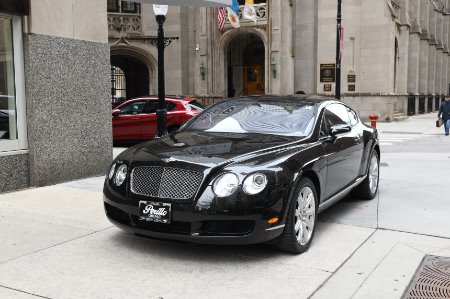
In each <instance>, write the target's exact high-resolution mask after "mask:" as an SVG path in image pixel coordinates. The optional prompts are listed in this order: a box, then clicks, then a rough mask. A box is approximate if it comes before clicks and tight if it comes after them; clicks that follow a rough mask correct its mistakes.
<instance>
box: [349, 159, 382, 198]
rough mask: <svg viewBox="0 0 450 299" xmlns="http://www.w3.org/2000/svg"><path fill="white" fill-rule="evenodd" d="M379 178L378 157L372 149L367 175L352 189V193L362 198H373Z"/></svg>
mask: <svg viewBox="0 0 450 299" xmlns="http://www.w3.org/2000/svg"><path fill="white" fill-rule="evenodd" d="M379 180H380V158H379V156H378V153H377V151H376V150H373V152H372V155H371V156H370V159H369V162H368V165H367V177H366V178H365V179H364V181H363V182H362V183H361V184H359V185H358V186H357V187H356V188H355V189H354V190H353V191H352V195H354V196H355V197H359V198H362V199H369V200H370V199H374V198H375V196H376V195H377V192H378V184H379Z"/></svg>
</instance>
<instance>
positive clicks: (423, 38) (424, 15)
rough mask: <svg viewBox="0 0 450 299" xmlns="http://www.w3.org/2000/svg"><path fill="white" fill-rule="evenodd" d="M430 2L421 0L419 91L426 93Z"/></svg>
mask: <svg viewBox="0 0 450 299" xmlns="http://www.w3.org/2000/svg"><path fill="white" fill-rule="evenodd" d="M429 6H430V3H429V2H428V1H420V26H421V29H422V31H421V32H422V33H421V34H420V55H419V93H420V94H422V95H425V94H426V93H427V92H428V52H429V50H430V49H429V46H428V41H429V40H430V36H429V33H428V28H429V24H428V19H429V13H428V10H429V9H430V8H429Z"/></svg>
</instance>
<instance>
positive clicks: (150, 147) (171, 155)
mask: <svg viewBox="0 0 450 299" xmlns="http://www.w3.org/2000/svg"><path fill="white" fill-rule="evenodd" d="M301 139H302V138H301V137H289V136H279V135H263V134H236V133H206V132H179V133H175V134H172V135H170V136H167V137H164V138H162V139H159V140H158V139H157V140H153V141H149V142H144V143H141V144H139V145H137V146H134V147H132V148H130V149H128V150H126V151H124V152H123V153H122V154H120V155H119V156H118V158H117V159H118V160H127V161H131V162H133V163H136V164H143V163H145V162H164V163H172V162H185V163H192V164H197V165H199V166H200V165H202V166H204V167H215V166H219V165H222V164H228V163H232V162H236V161H243V160H247V159H250V158H253V157H255V156H257V155H261V154H266V153H268V152H271V151H273V150H277V149H279V148H280V147H285V146H287V145H289V144H292V143H294V142H297V141H300V140H301Z"/></svg>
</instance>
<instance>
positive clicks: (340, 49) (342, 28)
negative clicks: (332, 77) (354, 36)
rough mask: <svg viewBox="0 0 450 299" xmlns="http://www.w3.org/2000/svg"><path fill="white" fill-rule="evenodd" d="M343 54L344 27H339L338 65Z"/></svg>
mask: <svg viewBox="0 0 450 299" xmlns="http://www.w3.org/2000/svg"><path fill="white" fill-rule="evenodd" d="M343 52H344V27H342V25H341V26H340V27H339V63H340V62H341V61H342V53H343Z"/></svg>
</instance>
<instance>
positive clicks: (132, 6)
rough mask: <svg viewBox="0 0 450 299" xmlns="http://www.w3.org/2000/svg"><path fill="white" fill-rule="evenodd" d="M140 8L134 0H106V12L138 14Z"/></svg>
mask: <svg viewBox="0 0 450 299" xmlns="http://www.w3.org/2000/svg"><path fill="white" fill-rule="evenodd" d="M140 10H141V6H140V4H139V3H136V2H131V1H120V0H108V12H117V13H131V14H138V13H140Z"/></svg>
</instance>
